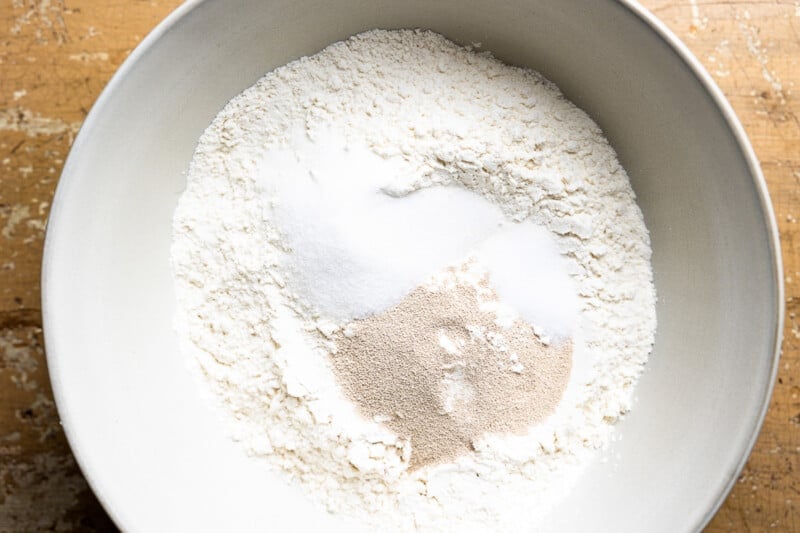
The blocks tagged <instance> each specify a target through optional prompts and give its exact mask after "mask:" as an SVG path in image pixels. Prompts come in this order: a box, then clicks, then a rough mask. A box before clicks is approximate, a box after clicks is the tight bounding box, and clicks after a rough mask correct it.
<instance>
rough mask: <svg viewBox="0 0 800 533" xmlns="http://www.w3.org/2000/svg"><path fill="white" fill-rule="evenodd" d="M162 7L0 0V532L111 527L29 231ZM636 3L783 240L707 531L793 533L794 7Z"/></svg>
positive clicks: (799, 157) (798, 500)
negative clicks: (99, 101)
mask: <svg viewBox="0 0 800 533" xmlns="http://www.w3.org/2000/svg"><path fill="white" fill-rule="evenodd" d="M178 3H179V2H177V1H176V0H164V1H158V2H156V1H143V0H0V531H33V530H59V531H69V530H88V531H91V530H101V531H105V530H108V529H111V528H112V527H113V526H112V525H111V523H110V521H109V520H108V518H107V517H106V515H105V513H104V512H103V510H102V509H101V507H100V506H99V504H98V503H97V501H96V500H95V498H94V496H93V495H92V493H91V491H90V490H89V489H88V487H87V485H86V483H85V481H84V480H83V478H82V476H81V474H80V472H79V471H78V469H77V467H76V466H75V463H74V461H73V459H72V457H71V455H70V452H69V449H68V447H67V444H66V442H65V440H64V436H63V434H62V432H61V429H60V426H59V423H58V416H57V413H56V411H55V407H54V405H53V401H52V394H51V391H50V388H49V383H48V379H47V370H46V363H45V357H44V351H43V347H42V331H41V316H40V310H39V262H40V256H41V251H42V237H43V234H44V227H45V220H46V217H47V213H48V208H49V206H50V200H51V197H52V194H53V189H54V187H55V184H56V182H57V180H58V176H59V173H60V171H61V167H62V165H63V162H64V158H65V156H66V155H67V152H68V151H69V147H70V144H71V142H72V140H73V138H74V135H75V133H76V132H77V130H78V128H79V127H80V124H81V121H82V120H83V118H84V117H85V116H86V113H87V112H88V110H89V109H90V108H91V106H92V103H93V102H94V100H95V98H96V97H97V95H98V94H99V92H100V90H101V89H102V88H103V86H104V85H105V83H106V82H107V81H108V79H109V78H110V76H111V75H112V74H113V72H114V71H115V69H116V68H117V67H118V65H119V64H120V63H121V62H122V61H123V60H124V59H125V57H126V56H127V55H128V54H129V53H130V51H131V50H132V49H133V47H135V46H136V44H137V43H138V42H139V41H140V40H141V38H142V37H143V36H144V35H146V34H147V32H148V31H149V30H150V29H151V28H152V27H153V26H154V25H155V24H156V23H157V22H158V21H159V20H161V19H162V18H163V17H164V16H166V15H167V14H168V13H169V12H170V11H171V10H172V9H174V7H175V6H176V5H177V4H178ZM644 4H645V5H646V6H647V7H648V8H649V9H650V10H652V11H653V12H654V13H655V14H656V15H657V16H658V17H660V18H661V19H662V20H663V21H664V22H665V23H666V24H667V25H668V26H669V27H670V28H672V30H673V31H675V33H677V34H678V36H679V37H681V38H682V39H683V40H684V42H685V43H686V44H687V45H688V46H689V48H690V49H691V50H692V51H693V52H694V53H695V54H696V55H697V57H698V58H699V59H700V61H701V62H702V63H703V64H704V65H705V66H706V68H707V69H708V70H709V72H711V74H712V75H713V77H714V78H715V79H716V81H717V83H719V85H720V87H721V88H722V90H723V91H724V92H725V94H726V95H727V97H728V98H729V99H730V101H731V103H732V104H733V107H734V108H735V109H736V112H737V113H738V114H739V117H740V118H741V120H742V122H743V123H744V126H745V129H746V130H747V132H748V134H749V135H750V138H751V140H752V142H753V144H754V146H755V150H756V153H757V154H758V156H759V157H760V159H761V163H762V166H763V169H764V173H765V175H766V177H767V181H768V183H769V188H770V192H771V194H772V199H773V202H774V205H775V211H776V212H777V216H778V222H779V224H780V229H781V240H782V243H783V258H784V267H785V279H786V289H787V290H786V293H787V294H786V295H787V301H786V305H787V322H786V329H785V341H784V347H783V359H782V361H781V368H780V374H779V379H778V382H777V384H776V388H775V394H774V397H773V399H772V403H771V405H770V410H769V413H768V416H767V420H766V423H765V425H764V429H763V431H762V433H761V436H760V438H759V440H758V443H757V445H756V448H755V451H754V452H753V455H752V456H751V458H750V461H749V463H748V465H747V468H746V469H745V471H744V473H743V475H742V476H741V478H740V479H739V482H738V483H737V484H736V487H735V488H734V490H733V492H732V493H731V495H730V497H729V498H728V499H727V501H726V502H725V505H724V506H723V507H722V509H721V510H720V512H719V514H718V515H717V516H716V518H715V519H714V521H713V522H712V524H711V525H710V526H709V528H708V530H709V531H714V532H717V531H767V530H771V529H774V530H782V531H791V530H795V529H798V530H800V517H799V516H798V512H797V505H798V504H800V481H799V480H798V474H799V473H800V464H798V457H800V398H798V394H800V367H798V364H800V361H799V360H798V357H799V355H800V352H798V348H800V317H798V316H796V312H797V309H798V305H797V302H796V301H795V298H800V290H799V289H798V287H800V261H798V255H797V248H796V242H798V240H800V229H798V228H800V225H798V224H797V220H798V218H800V119H799V117H800V104H798V101H797V100H796V98H795V94H794V91H795V84H796V83H798V82H800V66H798V61H800V1H789V0H769V1H768V0H762V1H744V0H728V1H711V0H709V1H705V0H696V1H676V0H646V1H645V2H644Z"/></svg>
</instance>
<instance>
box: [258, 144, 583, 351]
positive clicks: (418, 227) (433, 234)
mask: <svg viewBox="0 0 800 533" xmlns="http://www.w3.org/2000/svg"><path fill="white" fill-rule="evenodd" d="M291 139H292V141H291V142H290V143H288V144H286V145H282V146H280V147H277V148H273V149H271V150H269V151H267V153H266V154H265V156H264V158H263V160H262V164H261V167H260V169H259V183H260V185H261V188H262V191H261V192H262V193H263V194H268V195H270V197H271V198H272V199H273V201H272V212H271V213H270V214H269V216H271V217H273V218H274V220H275V221H276V223H277V226H278V227H279V228H280V230H281V231H282V233H283V237H284V240H285V241H286V243H287V244H288V245H289V247H290V248H291V253H289V254H287V255H286V257H285V261H286V264H284V265H283V267H284V270H285V271H286V272H288V273H289V275H290V276H291V278H292V279H291V280H290V286H291V287H292V288H293V289H294V290H295V291H296V292H297V295H298V296H299V298H300V299H301V300H303V301H304V302H305V303H306V304H307V305H308V306H309V307H310V308H311V309H313V310H314V311H316V312H317V313H319V314H320V315H322V316H324V317H325V318H328V319H331V320H334V321H336V322H339V323H342V324H344V323H346V322H348V321H350V320H353V319H358V318H366V317H369V316H372V315H374V314H376V313H380V312H382V311H385V310H386V309H388V308H390V307H391V306H393V305H396V304H398V303H399V302H400V301H401V300H402V299H403V298H404V297H405V296H407V295H408V294H409V293H410V292H411V291H412V290H413V289H414V288H415V287H418V286H419V285H421V284H423V283H424V282H425V281H426V280H427V279H428V278H429V277H430V276H431V275H433V274H435V273H436V272H439V271H442V270H443V269H444V268H445V267H447V266H448V265H452V264H457V263H459V262H461V261H463V260H464V258H465V257H466V256H468V255H469V254H474V255H475V257H476V258H477V260H478V261H479V262H481V263H482V264H483V265H485V267H486V269H487V271H488V273H489V278H490V281H491V283H492V285H493V286H494V287H495V289H496V291H497V294H498V296H499V298H500V299H501V300H503V301H505V302H506V303H508V304H510V305H511V306H512V307H514V308H515V309H516V310H517V311H518V312H519V313H520V315H521V316H522V318H523V319H524V320H526V321H527V322H529V323H530V324H533V325H535V326H537V327H538V328H540V329H541V328H544V329H545V330H546V331H547V333H548V335H554V336H555V337H557V338H561V339H565V338H568V337H569V336H570V334H571V332H572V327H573V323H574V317H575V314H576V297H575V291H574V288H573V286H572V282H571V280H570V278H569V275H568V274H567V270H566V266H565V264H566V263H565V261H564V260H563V259H562V258H561V256H560V255H559V253H558V251H557V249H556V247H555V244H554V243H553V241H552V238H551V237H550V235H549V234H548V232H547V230H545V229H543V228H541V227H538V226H536V225H535V224H533V223H531V222H525V223H512V222H507V221H506V219H505V217H504V216H503V214H502V213H501V211H500V209H499V208H498V207H497V206H496V205H494V204H492V203H490V202H489V201H487V200H486V199H485V198H484V197H482V196H480V195H478V194H476V193H473V192H471V191H469V190H467V189H465V188H463V187H460V186H456V185H450V186H432V187H429V188H426V189H422V190H419V191H416V192H413V193H411V194H405V195H403V194H402V193H400V192H398V191H397V190H396V188H391V189H390V185H393V184H397V183H402V182H403V181H404V180H406V179H407V175H409V174H410V173H411V172H412V171H411V169H410V168H408V166H407V164H406V163H405V162H404V161H403V160H402V159H400V158H398V157H381V156H379V155H376V154H375V153H374V152H373V151H371V150H369V149H368V148H366V147H364V146H360V145H357V144H352V143H347V141H346V140H345V139H344V138H342V137H341V136H338V135H335V134H333V133H321V134H320V133H318V134H316V135H315V137H314V139H313V140H312V139H310V138H309V137H308V136H306V135H304V134H302V133H295V134H294V135H292V136H291Z"/></svg>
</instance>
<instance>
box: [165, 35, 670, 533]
mask: <svg viewBox="0 0 800 533" xmlns="http://www.w3.org/2000/svg"><path fill="white" fill-rule="evenodd" d="M331 132H334V134H335V135H337V136H339V138H341V139H344V142H346V143H347V144H351V145H352V146H357V147H364V148H366V149H368V150H370V151H371V152H372V153H373V154H375V155H377V156H379V157H380V158H382V159H383V160H386V161H390V162H394V163H397V164H398V165H401V166H402V167H403V168H404V169H406V171H404V172H402V173H400V174H399V175H401V176H403V177H402V178H398V179H397V180H395V182H393V183H391V184H389V185H387V186H384V189H385V190H388V192H389V193H390V194H391V195H392V196H395V197H404V196H405V195H408V194H410V193H412V192H414V191H418V190H421V189H424V188H430V187H436V186H445V185H460V186H463V187H465V188H467V189H469V190H470V191H472V192H474V193H478V194H479V195H481V196H482V197H483V198H484V199H485V200H486V201H487V202H490V203H491V204H494V205H496V206H497V207H499V209H500V211H501V212H502V214H503V215H504V216H505V218H506V219H507V220H508V221H513V222H520V221H529V222H532V223H535V224H538V225H539V226H541V227H544V228H547V229H548V230H549V232H550V233H551V234H552V235H553V236H554V242H555V243H556V246H557V248H558V250H559V252H560V253H561V254H562V256H563V258H564V259H565V261H566V262H567V263H568V265H569V268H570V274H571V277H572V281H573V283H574V286H575V287H576V290H577V293H578V303H577V305H578V307H579V314H580V317H579V322H578V331H577V332H575V334H574V339H573V340H574V345H575V359H576V360H575V368H574V369H573V375H572V378H571V384H570V387H569V388H568V391H567V393H566V395H565V397H564V398H563V400H562V402H561V404H560V406H559V408H558V410H557V412H556V413H555V414H554V415H553V416H551V417H550V418H549V419H548V420H547V421H545V422H544V423H542V424H540V425H538V426H536V427H534V428H531V431H530V433H529V434H528V435H525V436H513V437H511V436H501V435H486V436H485V437H484V438H483V439H482V440H480V441H478V442H476V443H475V448H476V449H475V451H474V453H471V454H469V455H468V456H463V457H461V458H459V459H457V460H456V461H454V462H452V463H448V464H442V465H436V466H432V467H426V468H422V469H419V470H416V471H414V472H409V471H408V454H409V451H410V450H409V449H408V446H409V443H407V442H405V441H403V440H401V439H399V438H398V437H397V436H396V435H394V434H392V433H391V432H390V431H389V430H388V429H386V428H385V427H383V426H382V425H380V424H378V423H376V422H373V421H369V420H365V419H363V418H362V417H360V416H359V414H358V413H357V411H356V408H355V406H353V405H352V404H351V403H350V402H349V401H348V400H346V399H345V398H344V396H343V393H342V391H341V390H340V388H339V387H338V386H337V384H336V382H335V381H334V378H333V374H332V371H331V368H330V366H329V363H328V359H327V358H328V357H329V355H330V352H331V351H332V350H335V346H334V345H333V342H332V341H331V340H330V338H331V334H332V332H334V331H337V330H338V328H340V327H342V326H343V322H342V321H341V320H337V318H336V317H331V316H325V315H324V314H320V313H318V312H315V311H314V310H313V308H312V307H311V306H310V305H309V302H307V301H304V300H303V299H302V298H301V297H299V296H298V292H297V291H295V290H294V289H293V287H292V286H291V285H292V284H291V282H290V281H288V280H289V279H290V275H289V274H288V273H287V271H286V269H285V265H286V257H287V254H289V253H290V250H289V247H288V245H287V243H286V242H285V239H284V238H283V236H282V234H281V232H280V231H279V230H278V227H277V225H276V221H275V220H274V219H273V215H274V212H275V209H274V208H275V205H274V199H273V198H271V196H270V194H269V190H270V188H269V183H270V179H271V176H270V169H269V168H264V166H263V165H262V162H263V159H264V154H265V153H267V152H268V151H270V150H278V149H285V148H286V147H287V146H288V147H291V146H293V145H294V143H295V140H296V139H297V136H298V135H300V136H301V137H302V138H303V139H305V140H306V141H309V142H316V141H319V140H320V139H323V140H324V139H325V138H326V136H329V135H331ZM343 164H346V162H344V163H343ZM342 168H344V169H345V171H343V170H342ZM342 168H339V170H338V171H337V172H340V173H341V174H342V176H343V179H346V177H347V174H348V173H347V172H346V169H347V167H342ZM387 187H388V189H387ZM650 254H651V251H650V244H649V237H648V233H647V230H646V228H645V226H644V222H643V220H642V215H641V212H640V211H639V209H638V207H637V206H636V204H635V201H634V194H633V191H632V190H631V187H630V183H629V181H628V177H627V175H626V173H625V171H624V170H623V169H622V167H621V166H620V164H619V162H618V161H617V158H616V155H615V153H614V151H613V149H612V148H611V147H610V146H609V145H608V143H607V141H606V140H605V138H604V137H603V134H602V132H601V131H600V129H599V128H598V127H597V125H596V124H595V123H594V122H592V120H591V119H589V117H588V116H587V115H586V114H585V113H584V112H582V111H581V110H579V109H577V108H576V107H575V106H574V105H572V104H571V103H570V102H568V101H567V100H565V99H564V97H563V96H562V95H561V93H560V92H559V91H558V89H557V88H556V87H555V86H553V85H552V84H551V83H550V82H548V81H547V80H545V79H544V78H542V77H541V76H540V75H539V74H537V73H536V72H533V71H530V70H524V69H520V68H514V67H509V66H506V65H504V64H502V63H501V62H499V61H497V60H495V59H493V58H492V57H491V56H490V55H489V54H488V53H476V52H475V51H473V50H471V49H468V48H463V47H460V46H457V45H455V44H453V43H452V42H450V41H447V40H446V39H445V38H443V37H441V36H439V35H437V34H434V33H431V32H422V31H410V30H404V31H371V32H367V33H364V34H360V35H357V36H355V37H352V38H350V39H348V40H347V41H344V42H341V43H336V44H334V45H331V46H329V47H328V48H326V49H325V50H323V51H322V52H320V53H319V54H316V55H314V56H312V57H306V58H302V59H299V60H297V61H294V62H292V63H290V64H288V65H286V66H284V67H281V68H278V69H276V70H275V71H274V72H271V73H269V74H267V75H266V76H264V77H263V78H262V79H261V80H259V81H258V82H257V83H256V84H255V85H254V86H253V87H251V88H249V89H247V90H246V91H244V92H243V93H242V94H241V95H239V96H237V97H236V98H234V99H233V100H231V102H230V103H228V105H227V106H226V107H225V108H224V109H223V110H222V111H221V112H220V113H219V115H217V117H216V118H215V119H214V121H213V123H212V124H211V125H210V126H209V127H208V129H207V130H206V131H205V133H204V134H203V136H202V137H201V139H200V142H199V144H198V146H197V150H196V153H195V156H194V159H193V160H192V163H191V166H190V168H189V173H188V179H187V188H186V191H185V193H184V194H183V196H182V197H181V200H180V202H179V205H178V208H177V210H176V213H175V218H174V243H173V248H172V256H173V265H174V274H175V286H176V291H177V297H178V312H177V317H176V325H177V329H178V332H179V335H180V337H181V339H182V342H183V347H184V350H185V351H186V352H187V353H188V354H189V356H190V358H191V359H192V360H194V361H196V362H197V363H198V368H199V369H200V370H201V371H202V374H203V375H204V376H205V380H204V381H205V382H206V383H207V385H208V386H209V387H210V389H211V390H212V391H213V393H214V396H215V397H216V398H218V400H219V403H220V405H222V406H223V409H224V411H226V412H227V413H229V414H230V416H229V419H230V426H231V428H232V430H231V431H232V433H233V435H234V438H236V439H237V440H240V441H241V443H242V444H243V445H244V446H245V447H246V448H247V450H248V451H249V453H251V454H252V455H253V456H254V457H256V458H264V459H266V461H265V462H266V463H267V464H269V465H272V466H275V467H277V471H278V472H280V473H281V474H282V475H286V476H287V478H289V479H292V480H295V481H296V482H299V483H301V484H302V485H303V486H304V487H306V489H307V492H308V494H309V495H310V497H312V498H314V499H316V500H318V501H320V502H321V503H322V504H323V505H325V506H326V508H327V509H328V510H330V511H331V512H336V513H337V514H341V515H343V516H347V517H350V518H352V519H353V522H354V523H359V524H363V525H366V526H368V527H380V528H381V530H387V531H391V530H395V531H396V530H401V531H403V530H414V529H424V530H426V531H436V530H450V531H470V530H475V531H486V530H497V531H507V530H520V529H526V530H527V529H530V527H531V526H532V525H534V524H535V523H536V521H537V520H538V519H540V518H541V517H542V516H543V515H544V513H545V511H546V510H547V508H548V506H549V505H550V504H552V503H553V502H554V501H555V499H557V498H558V497H559V496H560V494H562V493H563V492H564V491H566V490H568V489H569V486H570V483H572V482H573V481H574V480H575V479H576V478H577V476H578V475H579V474H580V471H581V467H582V465H585V464H586V463H587V461H589V460H590V459H591V458H592V457H593V456H595V452H596V451H597V450H599V449H601V448H603V447H604V446H605V444H606V443H607V442H608V440H609V438H610V435H611V433H612V432H613V425H614V422H615V421H616V420H617V419H618V418H619V417H620V416H622V415H623V414H624V413H625V412H627V411H628V410H629V409H630V406H631V395H632V391H633V387H634V385H635V383H636V381H637V379H638V377H639V375H640V373H641V371H642V368H643V366H644V364H645V362H646V360H647V357H648V354H649V352H650V349H651V346H652V343H653V337H654V331H655V325H656V320H655V291H654V287H653V283H652V272H651V266H650ZM431 274H434V273H431ZM313 282H314V279H311V280H310V281H309V283H313Z"/></svg>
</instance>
